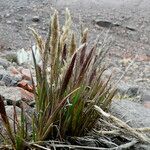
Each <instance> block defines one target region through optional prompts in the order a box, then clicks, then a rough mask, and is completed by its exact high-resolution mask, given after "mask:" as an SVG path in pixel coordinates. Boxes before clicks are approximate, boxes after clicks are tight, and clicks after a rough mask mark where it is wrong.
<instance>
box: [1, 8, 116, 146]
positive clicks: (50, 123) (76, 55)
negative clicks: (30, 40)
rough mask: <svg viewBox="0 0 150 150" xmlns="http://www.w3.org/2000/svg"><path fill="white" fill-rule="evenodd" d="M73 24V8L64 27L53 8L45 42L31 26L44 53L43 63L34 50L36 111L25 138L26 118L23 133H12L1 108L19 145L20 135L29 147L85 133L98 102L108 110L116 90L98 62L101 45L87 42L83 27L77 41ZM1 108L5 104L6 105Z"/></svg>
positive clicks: (86, 30)
mask: <svg viewBox="0 0 150 150" xmlns="http://www.w3.org/2000/svg"><path fill="white" fill-rule="evenodd" d="M71 24H72V22H71V16H70V12H69V10H68V9H67V10H66V21H65V25H64V26H63V27H62V29H61V28H60V25H59V19H58V12H57V11H55V12H54V14H53V16H52V18H51V23H50V27H49V32H48V37H47V39H46V41H44V40H43V39H42V38H41V37H40V36H39V35H38V34H37V32H35V30H34V29H31V30H32V32H33V35H34V37H35V40H36V43H37V48H38V49H39V51H40V54H41V58H42V66H40V65H39V64H37V63H36V58H35V55H34V52H32V54H33V60H34V66H35V71H36V79H37V82H36V85H35V84H34V83H33V84H34V92H35V112H34V114H33V117H32V132H31V133H30V134H29V135H30V136H28V137H27V136H26V137H25V136H21V135H22V133H24V132H27V131H26V130H25V129H24V128H23V127H24V124H23V123H25V121H24V119H22V121H21V125H22V128H20V129H21V131H24V132H19V136H16V135H13V131H12V129H9V123H8V122H9V121H8V119H7V117H6V116H7V115H6V113H5V111H4V110H3V109H1V112H0V113H1V116H2V118H3V122H4V125H5V127H6V130H7V131H8V134H9V135H10V138H11V141H12V143H13V145H14V147H15V148H16V149H17V146H16V145H17V143H18V142H16V139H17V141H18V138H16V137H19V139H21V141H22V145H25V143H27V142H37V141H44V140H47V139H59V140H62V139H67V137H75V136H77V137H79V136H84V135H86V134H87V133H88V132H90V131H91V130H92V129H93V127H94V125H95V124H96V123H97V121H98V119H99V114H98V113H97V112H96V111H95V109H94V106H95V105H97V106H99V107H101V108H102V109H103V110H107V109H108V107H109V104H110V102H111V100H112V98H113V96H114V94H115V90H114V89H112V88H111V86H110V84H109V81H110V78H108V79H107V80H106V81H103V80H102V75H103V73H104V71H105V69H106V68H105V67H104V66H102V64H101V61H99V60H100V58H101V57H102V55H103V54H102V52H101V51H99V50H98V49H97V43H95V44H94V45H93V46H88V29H85V30H84V31H83V32H82V33H81V40H80V42H81V43H80V44H79V45H78V44H77V42H76V36H75V35H76V34H75V33H73V32H72V31H71V29H70V27H71ZM88 47H92V48H90V49H89V48H88ZM0 102H2V101H0ZM0 106H1V107H2V108H4V106H3V105H0ZM22 116H23V115H22ZM26 135H28V134H26ZM25 141H26V142H25ZM20 145H21V144H20ZM26 146H27V144H26Z"/></svg>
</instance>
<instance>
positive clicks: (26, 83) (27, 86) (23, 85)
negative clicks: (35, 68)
mask: <svg viewBox="0 0 150 150" xmlns="http://www.w3.org/2000/svg"><path fill="white" fill-rule="evenodd" d="M18 87H21V88H23V89H24V90H27V91H29V92H33V86H32V85H31V83H29V81H27V80H22V81H20V82H19V83H18Z"/></svg>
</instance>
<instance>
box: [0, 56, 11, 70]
mask: <svg viewBox="0 0 150 150" xmlns="http://www.w3.org/2000/svg"><path fill="white" fill-rule="evenodd" d="M9 65H10V62H9V61H7V60H6V59H3V58H0V66H3V67H4V68H7V67H8V66H9Z"/></svg>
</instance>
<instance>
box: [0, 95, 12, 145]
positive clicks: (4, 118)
mask: <svg viewBox="0 0 150 150" xmlns="http://www.w3.org/2000/svg"><path fill="white" fill-rule="evenodd" d="M0 115H1V117H2V122H3V124H4V126H5V128H6V131H7V133H8V136H9V137H10V139H11V142H12V143H13V146H14V147H15V138H14V136H13V132H12V129H11V126H10V123H9V120H8V117H7V114H6V110H5V105H4V98H3V97H2V96H1V95H0Z"/></svg>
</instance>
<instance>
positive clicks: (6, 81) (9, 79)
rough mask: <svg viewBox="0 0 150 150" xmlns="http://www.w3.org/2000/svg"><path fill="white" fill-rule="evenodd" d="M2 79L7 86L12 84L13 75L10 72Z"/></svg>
mask: <svg viewBox="0 0 150 150" xmlns="http://www.w3.org/2000/svg"><path fill="white" fill-rule="evenodd" d="M2 81H3V82H5V85H6V86H11V83H12V77H11V76H10V75H8V74H6V75H3V78H2Z"/></svg>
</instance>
